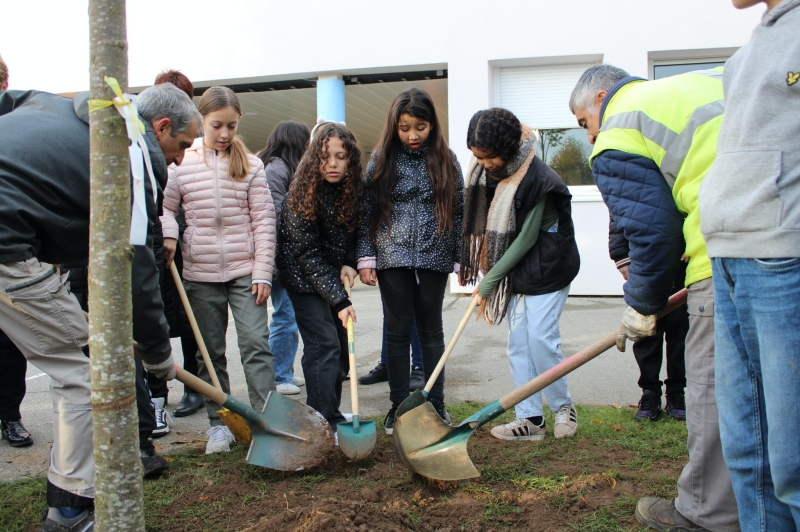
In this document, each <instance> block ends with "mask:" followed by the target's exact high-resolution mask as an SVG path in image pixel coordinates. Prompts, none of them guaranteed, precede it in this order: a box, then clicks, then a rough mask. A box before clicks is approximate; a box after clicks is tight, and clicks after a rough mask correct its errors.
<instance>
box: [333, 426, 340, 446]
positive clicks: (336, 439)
mask: <svg viewBox="0 0 800 532" xmlns="http://www.w3.org/2000/svg"><path fill="white" fill-rule="evenodd" d="M333 443H335V444H336V447H339V431H338V430H337V431H336V432H334V433H333Z"/></svg>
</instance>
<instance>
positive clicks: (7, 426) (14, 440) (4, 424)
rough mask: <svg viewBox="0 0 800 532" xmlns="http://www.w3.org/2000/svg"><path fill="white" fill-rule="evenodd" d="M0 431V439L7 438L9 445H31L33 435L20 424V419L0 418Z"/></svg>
mask: <svg viewBox="0 0 800 532" xmlns="http://www.w3.org/2000/svg"><path fill="white" fill-rule="evenodd" d="M0 433H2V436H0V437H2V439H4V440H7V441H8V444H9V445H10V446H11V447H27V446H29V445H33V436H31V433H30V432H28V429H26V428H25V427H24V426H23V425H22V420H21V419H20V420H17V421H2V420H0Z"/></svg>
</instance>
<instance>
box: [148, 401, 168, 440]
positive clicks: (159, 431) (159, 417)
mask: <svg viewBox="0 0 800 532" xmlns="http://www.w3.org/2000/svg"><path fill="white" fill-rule="evenodd" d="M150 403H152V405H153V409H154V410H155V413H156V428H155V429H153V434H152V436H153V438H161V437H162V436H166V435H167V434H169V425H170V423H172V417H171V416H170V415H169V412H167V409H166V408H164V403H165V401H164V398H163V397H153V398H151V399H150Z"/></svg>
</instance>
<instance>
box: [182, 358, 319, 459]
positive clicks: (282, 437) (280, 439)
mask: <svg viewBox="0 0 800 532" xmlns="http://www.w3.org/2000/svg"><path fill="white" fill-rule="evenodd" d="M175 372H176V378H177V379H178V380H179V381H181V382H182V383H184V384H186V385H187V386H189V387H190V388H192V389H193V390H194V391H196V392H198V393H201V394H203V395H205V396H206V397H208V398H209V399H211V400H212V401H214V402H215V403H217V404H219V405H221V406H224V407H225V408H227V409H228V410H229V411H230V412H231V413H234V414H236V415H237V416H239V417H240V419H242V420H243V421H244V422H245V423H246V425H247V428H248V430H249V431H250V433H251V434H252V441H251V443H250V450H249V451H248V453H247V462H248V463H249V464H252V465H257V466H261V467H268V468H270V469H277V470H280V471H301V470H303V469H308V468H311V467H315V466H318V465H320V464H322V463H323V462H324V461H325V460H326V459H327V458H328V457H329V456H330V455H331V453H332V452H333V449H334V446H335V444H334V438H333V431H332V430H331V427H330V425H329V424H328V422H327V421H326V420H325V418H324V417H322V415H320V414H319V412H317V411H316V410H314V409H313V408H311V407H309V406H306V405H304V404H303V403H300V402H297V401H293V400H291V399H289V398H287V397H283V396H282V395H280V394H277V393H275V392H270V393H269V395H268V396H267V402H266V403H265V404H264V409H263V410H262V412H261V413H260V414H259V413H258V412H256V411H255V410H253V409H252V408H250V407H249V406H247V405H246V404H244V403H242V402H241V401H239V400H237V399H234V398H233V397H231V396H230V395H228V394H226V393H224V392H221V391H220V390H218V389H216V388H214V387H213V386H211V385H210V384H207V383H206V382H205V381H203V380H201V379H198V378H197V377H195V376H194V375H192V374H191V373H189V372H187V371H184V370H182V369H181V368H179V367H178V366H175Z"/></svg>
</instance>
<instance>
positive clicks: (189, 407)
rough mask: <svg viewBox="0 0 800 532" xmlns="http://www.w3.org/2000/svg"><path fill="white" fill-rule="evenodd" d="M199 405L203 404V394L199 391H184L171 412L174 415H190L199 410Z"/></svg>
mask: <svg viewBox="0 0 800 532" xmlns="http://www.w3.org/2000/svg"><path fill="white" fill-rule="evenodd" d="M201 406H203V396H201V395H200V394H199V393H194V392H186V393H185V394H183V397H181V401H180V402H179V403H178V406H176V407H175V410H174V411H173V412H172V413H173V414H174V415H175V417H186V416H191V415H192V414H194V413H195V412H197V411H198V410H200V407H201Z"/></svg>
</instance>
